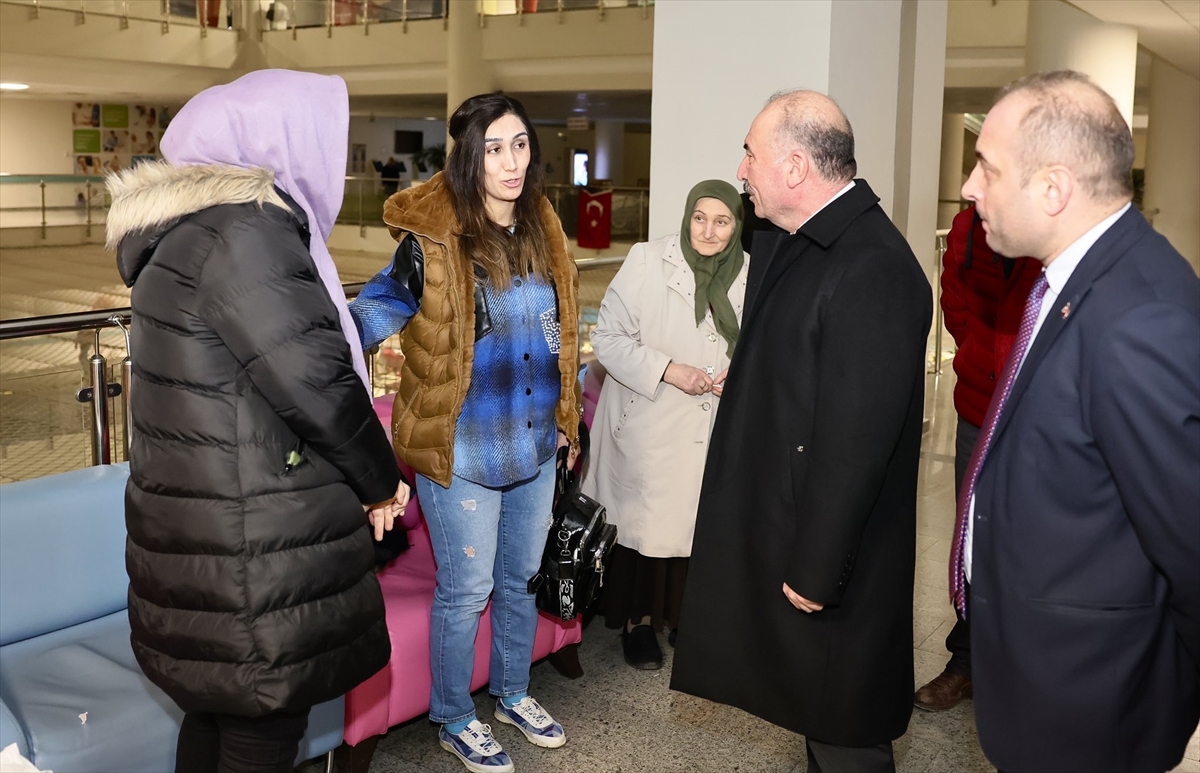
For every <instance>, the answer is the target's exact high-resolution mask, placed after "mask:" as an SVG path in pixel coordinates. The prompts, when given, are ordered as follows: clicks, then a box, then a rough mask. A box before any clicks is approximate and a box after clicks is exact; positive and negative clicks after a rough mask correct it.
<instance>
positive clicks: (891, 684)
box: [671, 91, 933, 773]
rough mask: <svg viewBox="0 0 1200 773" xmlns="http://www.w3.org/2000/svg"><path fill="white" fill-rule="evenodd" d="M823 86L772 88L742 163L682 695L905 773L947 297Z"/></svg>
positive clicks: (829, 751)
mask: <svg viewBox="0 0 1200 773" xmlns="http://www.w3.org/2000/svg"><path fill="white" fill-rule="evenodd" d="M855 172H856V164H855V161H854V136H853V133H852V131H851V128H850V124H849V122H848V121H847V120H846V117H845V116H844V115H843V114H842V112H841V110H840V109H839V108H838V107H837V105H836V104H835V103H834V102H833V101H832V100H831V99H829V98H828V97H826V96H824V95H821V94H817V93H814V92H808V91H794V92H786V93H783V94H779V95H776V96H775V97H774V98H772V100H771V102H769V103H768V105H767V106H766V107H765V108H764V109H763V111H762V112H761V113H760V114H759V115H758V117H757V118H756V119H755V120H754V123H753V124H752V125H751V127H750V133H749V134H748V135H747V137H746V155H745V158H744V159H743V160H742V164H741V167H740V168H739V169H738V178H739V179H741V180H743V181H744V182H745V185H746V187H747V189H748V191H749V193H750V197H751V200H752V201H753V203H754V208H755V211H756V212H757V213H758V215H759V216H760V217H764V218H766V219H768V220H770V221H771V222H772V223H774V224H775V225H777V226H779V227H780V228H781V229H782V232H781V233H772V232H769V231H766V232H761V233H759V234H758V235H757V237H756V239H755V242H754V248H753V252H752V255H753V260H752V261H751V262H750V277H749V284H748V286H747V291H746V311H745V316H744V319H743V324H742V331H741V334H740V336H739V338H738V342H737V346H736V349H735V351H734V356H733V361H732V363H731V365H730V368H729V378H728V381H727V382H726V385H725V390H724V394H723V396H722V398H721V412H720V414H719V415H718V417H717V421H716V425H715V427H714V428H713V436H712V443H711V446H710V450H709V456H708V462H707V466H706V468H705V472H704V483H703V487H702V490H701V495H700V507H699V513H698V517H697V523H696V535H695V541H694V543H693V548H692V560H691V568H690V571H689V574H688V584H687V590H686V593H685V595H684V606H683V614H682V620H681V624H680V632H679V641H678V651H677V654H676V657H675V664H674V669H673V676H672V680H671V687H672V688H673V689H677V690H681V691H683V692H688V693H691V694H693V695H698V696H700V697H703V698H708V699H710V700H714V701H719V702H721V703H727V704H730V705H733V706H738V707H740V708H742V709H745V710H746V711H749V712H750V713H752V714H756V715H757V716H760V717H762V718H763V719H766V720H768V721H770V722H773V723H775V724H777V725H780V726H783V727H786V728H788V729H790V730H793V731H795V732H797V733H802V734H804V735H805V736H806V740H807V743H808V755H809V770H810V771H821V770H823V771H827V773H832V772H833V771H840V770H845V771H891V770H893V769H894V764H893V759H892V747H891V742H892V741H893V740H894V739H896V738H898V737H899V736H901V735H903V734H904V732H905V730H906V729H907V727H908V720H909V717H910V716H911V714H912V708H913V707H912V693H913V686H914V685H913V654H912V627H913V612H912V594H913V569H914V563H915V552H916V551H915V539H916V505H917V503H916V498H917V468H918V461H919V457H920V450H921V449H920V447H921V423H922V413H923V407H924V385H925V375H924V371H925V349H926V339H927V336H928V333H929V326H930V321H931V317H932V308H933V300H932V298H933V296H932V291H931V289H930V286H929V283H928V281H927V280H926V278H925V274H924V272H923V271H922V269H921V267H920V265H919V264H918V263H917V259H916V258H915V257H914V256H913V253H912V250H911V249H910V248H909V246H908V244H907V243H906V242H905V240H904V237H903V236H901V235H900V232H899V231H897V230H896V227H895V226H894V225H892V223H891V221H890V220H888V217H887V215H886V214H884V212H883V210H882V209H880V207H879V205H878V201H879V198H878V197H877V196H876V195H875V194H874V193H873V192H872V191H871V188H870V186H868V185H867V183H866V181H864V180H856V179H854V174H855Z"/></svg>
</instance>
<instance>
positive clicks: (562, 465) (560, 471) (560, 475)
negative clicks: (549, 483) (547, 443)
mask: <svg viewBox="0 0 1200 773" xmlns="http://www.w3.org/2000/svg"><path fill="white" fill-rule="evenodd" d="M591 447H592V438H591V434H590V433H589V432H588V426H587V425H586V424H584V423H583V422H582V421H580V422H579V458H578V459H576V460H575V467H577V468H579V469H581V470H582V469H583V465H584V464H585V463H586V462H587V458H588V452H589V451H590V450H591ZM570 455H571V448H570V446H563V447H562V448H560V449H558V465H557V468H556V478H555V482H554V492H555V494H556V495H557V496H559V497H562V496H565V495H567V494H568V493H571V494H573V493H574V492H575V491H577V490H578V489H579V476H578V475H576V474H575V470H574V469H567V457H569V456H570Z"/></svg>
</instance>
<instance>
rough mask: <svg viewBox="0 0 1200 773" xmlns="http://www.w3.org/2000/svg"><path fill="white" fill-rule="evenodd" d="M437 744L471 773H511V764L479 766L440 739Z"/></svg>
mask: <svg viewBox="0 0 1200 773" xmlns="http://www.w3.org/2000/svg"><path fill="white" fill-rule="evenodd" d="M438 743H439V744H441V746H442V748H443V749H445V750H446V751H448V752H450V753H451V754H453V755H454V756H455V758H457V759H458V761H459V762H461V763H462V764H463V765H464V766H465V767H466V769H467V770H470V771H472V773H513V764H512V763H511V762H510V763H508V764H507V765H480V764H479V763H478V762H471V761H470V760H468V759H467V758H466V757H463V756H462V755H461V754H459V753H458V750H457V749H455V748H454V747H453V746H451V745H450V744H448V743H446V742H445V741H443V740H442V739H441V738H438Z"/></svg>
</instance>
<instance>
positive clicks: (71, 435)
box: [0, 257, 623, 483]
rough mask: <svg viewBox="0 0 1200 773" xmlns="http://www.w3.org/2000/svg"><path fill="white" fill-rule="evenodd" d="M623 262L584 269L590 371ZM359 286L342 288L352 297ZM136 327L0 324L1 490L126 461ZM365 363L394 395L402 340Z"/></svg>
mask: <svg viewBox="0 0 1200 773" xmlns="http://www.w3.org/2000/svg"><path fill="white" fill-rule="evenodd" d="M622 260H623V258H621V257H615V258H593V259H584V260H579V261H577V263H578V266H579V271H580V281H579V301H580V303H579V305H580V319H579V340H580V342H581V343H580V353H581V357H582V358H583V360H584V361H585V362H586V361H588V360H590V359H592V354H591V352H592V346H591V340H590V334H591V331H592V329H593V328H594V327H595V324H596V314H597V312H598V310H599V307H600V301H601V299H602V298H603V297H604V292H605V290H606V289H607V288H608V284H609V282H611V281H612V278H613V276H615V274H616V271H617V269H618V268H619V266H620V263H621V261H622ZM380 262H381V265H382V259H381V261H380ZM48 270H54V269H53V268H50V269H48ZM361 287H362V285H361V284H347V285H345V286H344V288H345V290H346V294H347V297H348V298H353V297H354V296H355V295H356V294H357V293H358V291H359V289H361ZM129 320H130V315H129V309H128V308H120V309H104V310H97V311H91V312H82V313H78V314H59V315H53V316H39V317H30V318H25V319H6V320H3V321H0V483H7V482H11V481H15V480H26V479H29V478H36V477H41V476H43V475H50V474H53V473H56V472H64V471H66V470H71V469H76V468H79V467H84V466H87V465H89V464H98V463H102V462H118V461H123V460H125V459H126V443H125V438H126V436H127V432H128V430H127V421H128V417H127V415H126V413H125V396H126V395H127V391H126V390H127V389H128V384H129V382H128V377H129V370H128V368H127V367H126V364H125V362H126V360H127V359H128V358H129V357H130V356H132V358H134V359H136V357H137V352H136V351H134V352H132V353H131V352H130V351H129V346H128V339H127V337H126V336H125V335H124V334H123V332H122V327H121V326H122V325H127V324H129ZM97 343H98V344H99V346H98V347H97ZM367 362H368V369H369V371H370V374H371V381H372V389H373V392H374V394H375V395H376V396H380V395H385V394H390V393H393V392H395V391H396V389H397V387H398V385H399V382H400V368H401V365H402V364H403V362H404V355H403V352H402V351H401V348H400V337H399V336H398V335H397V336H393V337H392V338H389V339H388V340H386V341H384V342H383V343H382V344H381V345H380V346H379V347H377V348H376V349H375V350H373V351H371V352H369V353H368V358H367Z"/></svg>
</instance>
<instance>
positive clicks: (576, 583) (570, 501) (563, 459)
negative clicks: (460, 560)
mask: <svg viewBox="0 0 1200 773" xmlns="http://www.w3.org/2000/svg"><path fill="white" fill-rule="evenodd" d="M588 446H589V441H588V434H587V427H586V426H585V425H584V424H583V422H580V423H579V449H580V459H579V467H580V469H582V467H583V462H584V460H585V459H586V458H587V452H588ZM568 453H569V450H568V449H566V448H562V449H559V452H558V461H559V466H558V478H557V481H556V483H555V486H556V491H555V494H556V500H555V504H554V518H553V522H552V524H551V526H550V534H549V535H548V536H547V538H546V548H545V550H544V551H543V552H542V568H541V571H539V572H538V573H537V574H535V575H534V576H533V577H532V578H530V580H529V592H530V593H533V594H535V599H536V603H537V607H538V609H540V610H542V611H543V612H545V613H547V614H550V615H554V616H555V617H558V618H561V619H563V620H573V619H574V618H575V617H576V616H578V615H580V614H582V613H583V612H584V611H585V610H586V609H587V608H588V607H590V606H591V605H592V603H593V602H594V601H595V600H596V595H597V594H598V593H599V592H600V588H602V587H603V586H604V567H605V564H607V563H608V561H609V560H610V559H611V557H612V549H613V546H614V545H615V544H616V542H617V527H616V526H614V525H612V524H610V523H608V521H607V519H606V518H605V514H604V505H602V504H600V503H599V502H597V501H596V500H594V499H592V498H591V497H589V496H587V495H586V494H581V493H579V481H578V480H577V478H576V476H575V473H574V472H573V471H572V470H568V469H567V455H568Z"/></svg>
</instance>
